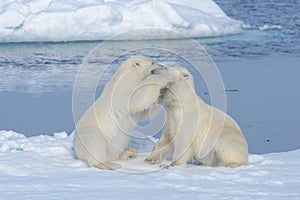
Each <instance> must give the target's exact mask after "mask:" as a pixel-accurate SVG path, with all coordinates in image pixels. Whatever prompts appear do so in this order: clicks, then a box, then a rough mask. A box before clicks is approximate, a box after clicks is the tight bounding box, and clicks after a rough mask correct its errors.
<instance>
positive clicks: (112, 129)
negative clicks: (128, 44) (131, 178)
mask: <svg viewBox="0 0 300 200" xmlns="http://www.w3.org/2000/svg"><path fill="white" fill-rule="evenodd" d="M158 67H161V66H160V65H158V64H156V63H155V62H153V61H152V60H150V59H148V58H145V57H134V58H130V59H128V60H126V61H125V62H124V63H123V64H122V65H121V67H120V69H119V70H118V71H117V72H116V74H115V75H114V76H113V78H112V79H111V80H110V81H109V82H108V83H107V85H106V86H105V88H104V90H103V92H102V94H101V96H100V97H99V98H98V99H97V100H96V101H95V102H94V104H93V105H92V106H91V107H90V108H89V109H88V110H87V111H86V112H85V114H84V115H83V116H82V118H81V119H80V120H79V122H78V123H77V125H76V130H75V137H74V150H75V153H76V156H77V157H78V158H79V159H81V160H84V161H87V163H88V164H89V166H92V167H97V168H100V169H116V168H119V167H121V166H120V165H118V164H115V163H113V161H115V160H119V159H129V158H133V157H134V156H135V154H136V152H137V151H136V150H134V149H129V150H128V149H127V145H128V141H129V139H130V134H131V132H132V130H133V129H134V127H135V126H136V123H137V122H138V121H140V120H144V119H147V117H148V115H149V114H148V111H149V109H150V108H151V106H153V105H154V104H156V103H159V102H160V101H161V99H160V89H161V88H163V87H165V86H166V84H167V82H166V79H165V78H164V79H162V78H161V75H159V74H151V70H153V69H155V68H158Z"/></svg>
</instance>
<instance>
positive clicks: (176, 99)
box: [145, 67, 248, 167]
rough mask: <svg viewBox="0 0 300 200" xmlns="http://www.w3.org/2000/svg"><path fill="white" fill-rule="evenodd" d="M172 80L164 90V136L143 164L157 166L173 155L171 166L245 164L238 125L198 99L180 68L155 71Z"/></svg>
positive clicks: (189, 77)
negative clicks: (165, 116) (194, 163)
mask: <svg viewBox="0 0 300 200" xmlns="http://www.w3.org/2000/svg"><path fill="white" fill-rule="evenodd" d="M165 71H167V73H169V74H172V75H173V76H174V80H173V82H172V83H171V84H169V85H168V86H167V88H166V90H165V94H164V97H165V100H166V113H167V120H166V124H165V127H164V132H163V135H162V136H161V138H160V140H159V141H158V142H157V143H156V145H155V147H154V149H153V152H152V153H151V155H150V156H149V157H148V158H146V160H145V162H148V163H149V164H156V163H160V162H161V161H162V159H163V157H164V155H166V153H170V152H171V153H173V156H172V163H171V166H182V167H186V166H187V162H189V161H197V162H198V163H199V162H200V163H201V164H203V165H207V166H225V167H238V166H240V165H245V164H247V160H248V145H247V142H246V140H245V138H244V136H243V134H242V132H241V129H240V128H239V126H238V125H237V123H236V122H235V121H234V120H233V119H232V118H231V117H229V116H228V115H227V114H225V113H224V112H223V111H221V110H219V109H217V108H214V107H212V106H210V105H208V104H206V103H205V102H204V101H203V100H202V99H201V98H200V97H198V96H197V94H196V92H195V89H194V81H193V77H192V75H191V74H190V73H189V72H188V71H187V70H186V69H184V68H181V67H168V68H163V69H155V70H154V73H166V72H165Z"/></svg>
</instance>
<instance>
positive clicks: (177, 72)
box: [151, 66, 195, 90]
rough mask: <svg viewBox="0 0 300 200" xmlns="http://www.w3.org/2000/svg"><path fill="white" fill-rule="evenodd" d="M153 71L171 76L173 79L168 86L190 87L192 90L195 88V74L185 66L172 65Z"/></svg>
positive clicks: (153, 71)
mask: <svg viewBox="0 0 300 200" xmlns="http://www.w3.org/2000/svg"><path fill="white" fill-rule="evenodd" d="M151 73H152V74H153V73H154V74H164V75H165V76H166V77H168V79H169V80H170V76H171V77H172V79H171V80H172V81H171V82H170V83H169V84H168V88H178V87H190V88H191V89H192V90H194V88H195V87H194V79H193V75H192V74H191V73H190V72H189V71H188V70H187V69H186V68H184V67H179V66H170V67H161V68H155V69H153V70H152V71H151Z"/></svg>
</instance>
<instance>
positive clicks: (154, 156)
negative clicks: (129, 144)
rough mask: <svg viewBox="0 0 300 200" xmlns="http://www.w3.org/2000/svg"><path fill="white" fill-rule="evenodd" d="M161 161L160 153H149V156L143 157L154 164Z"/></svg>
mask: <svg viewBox="0 0 300 200" xmlns="http://www.w3.org/2000/svg"><path fill="white" fill-rule="evenodd" d="M161 161H162V155H161V154H151V155H150V156H149V157H147V158H146V159H145V162H146V163H148V164H150V165H154V164H158V163H160V162H161Z"/></svg>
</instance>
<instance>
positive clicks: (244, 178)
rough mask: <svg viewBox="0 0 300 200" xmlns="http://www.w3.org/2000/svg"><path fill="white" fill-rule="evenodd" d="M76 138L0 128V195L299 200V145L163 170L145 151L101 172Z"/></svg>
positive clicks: (19, 196)
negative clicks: (234, 162)
mask: <svg viewBox="0 0 300 200" xmlns="http://www.w3.org/2000/svg"><path fill="white" fill-rule="evenodd" d="M72 139H73V136H72V135H71V136H68V135H67V134H66V133H55V134H54V136H45V135H40V136H35V137H30V138H28V137H26V136H24V135H22V134H19V133H15V132H12V131H0V159H1V162H0V199H1V200H4V199H5V200H6V199H10V200H14V199H24V200H25V199H30V200H33V199H66V200H67V199H72V200H76V199H80V200H82V199H151V200H152V199H158V198H163V199H243V200H247V199H251V200H252V199H266V200H269V199H272V200H277V199H278V200H279V199H280V200H282V199H293V200H296V199H300V191H299V188H300V171H299V169H300V150H295V151H291V152H284V153H272V154H265V155H254V154H251V155H249V164H248V165H247V166H243V167H239V168H236V169H230V168H223V167H219V168H211V167H201V166H190V167H189V168H186V169H184V168H179V167H175V168H171V169H168V170H159V171H158V169H159V168H158V167H156V166H150V165H147V164H144V163H143V158H144V156H145V155H141V156H140V157H138V158H136V159H134V160H131V161H126V162H123V163H122V164H123V166H125V167H124V168H123V169H122V170H121V171H101V170H98V169H94V168H88V167H87V166H86V164H85V163H83V162H82V161H79V160H76V159H75V158H74V154H73V150H72ZM148 147H150V146H147V145H146V151H148V150H147V148H148ZM141 148H142V150H145V149H143V148H145V147H141ZM126 167H127V169H126ZM129 168H131V170H128V169H129ZM142 170H145V172H144V173H141V172H142ZM146 171H152V173H146Z"/></svg>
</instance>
